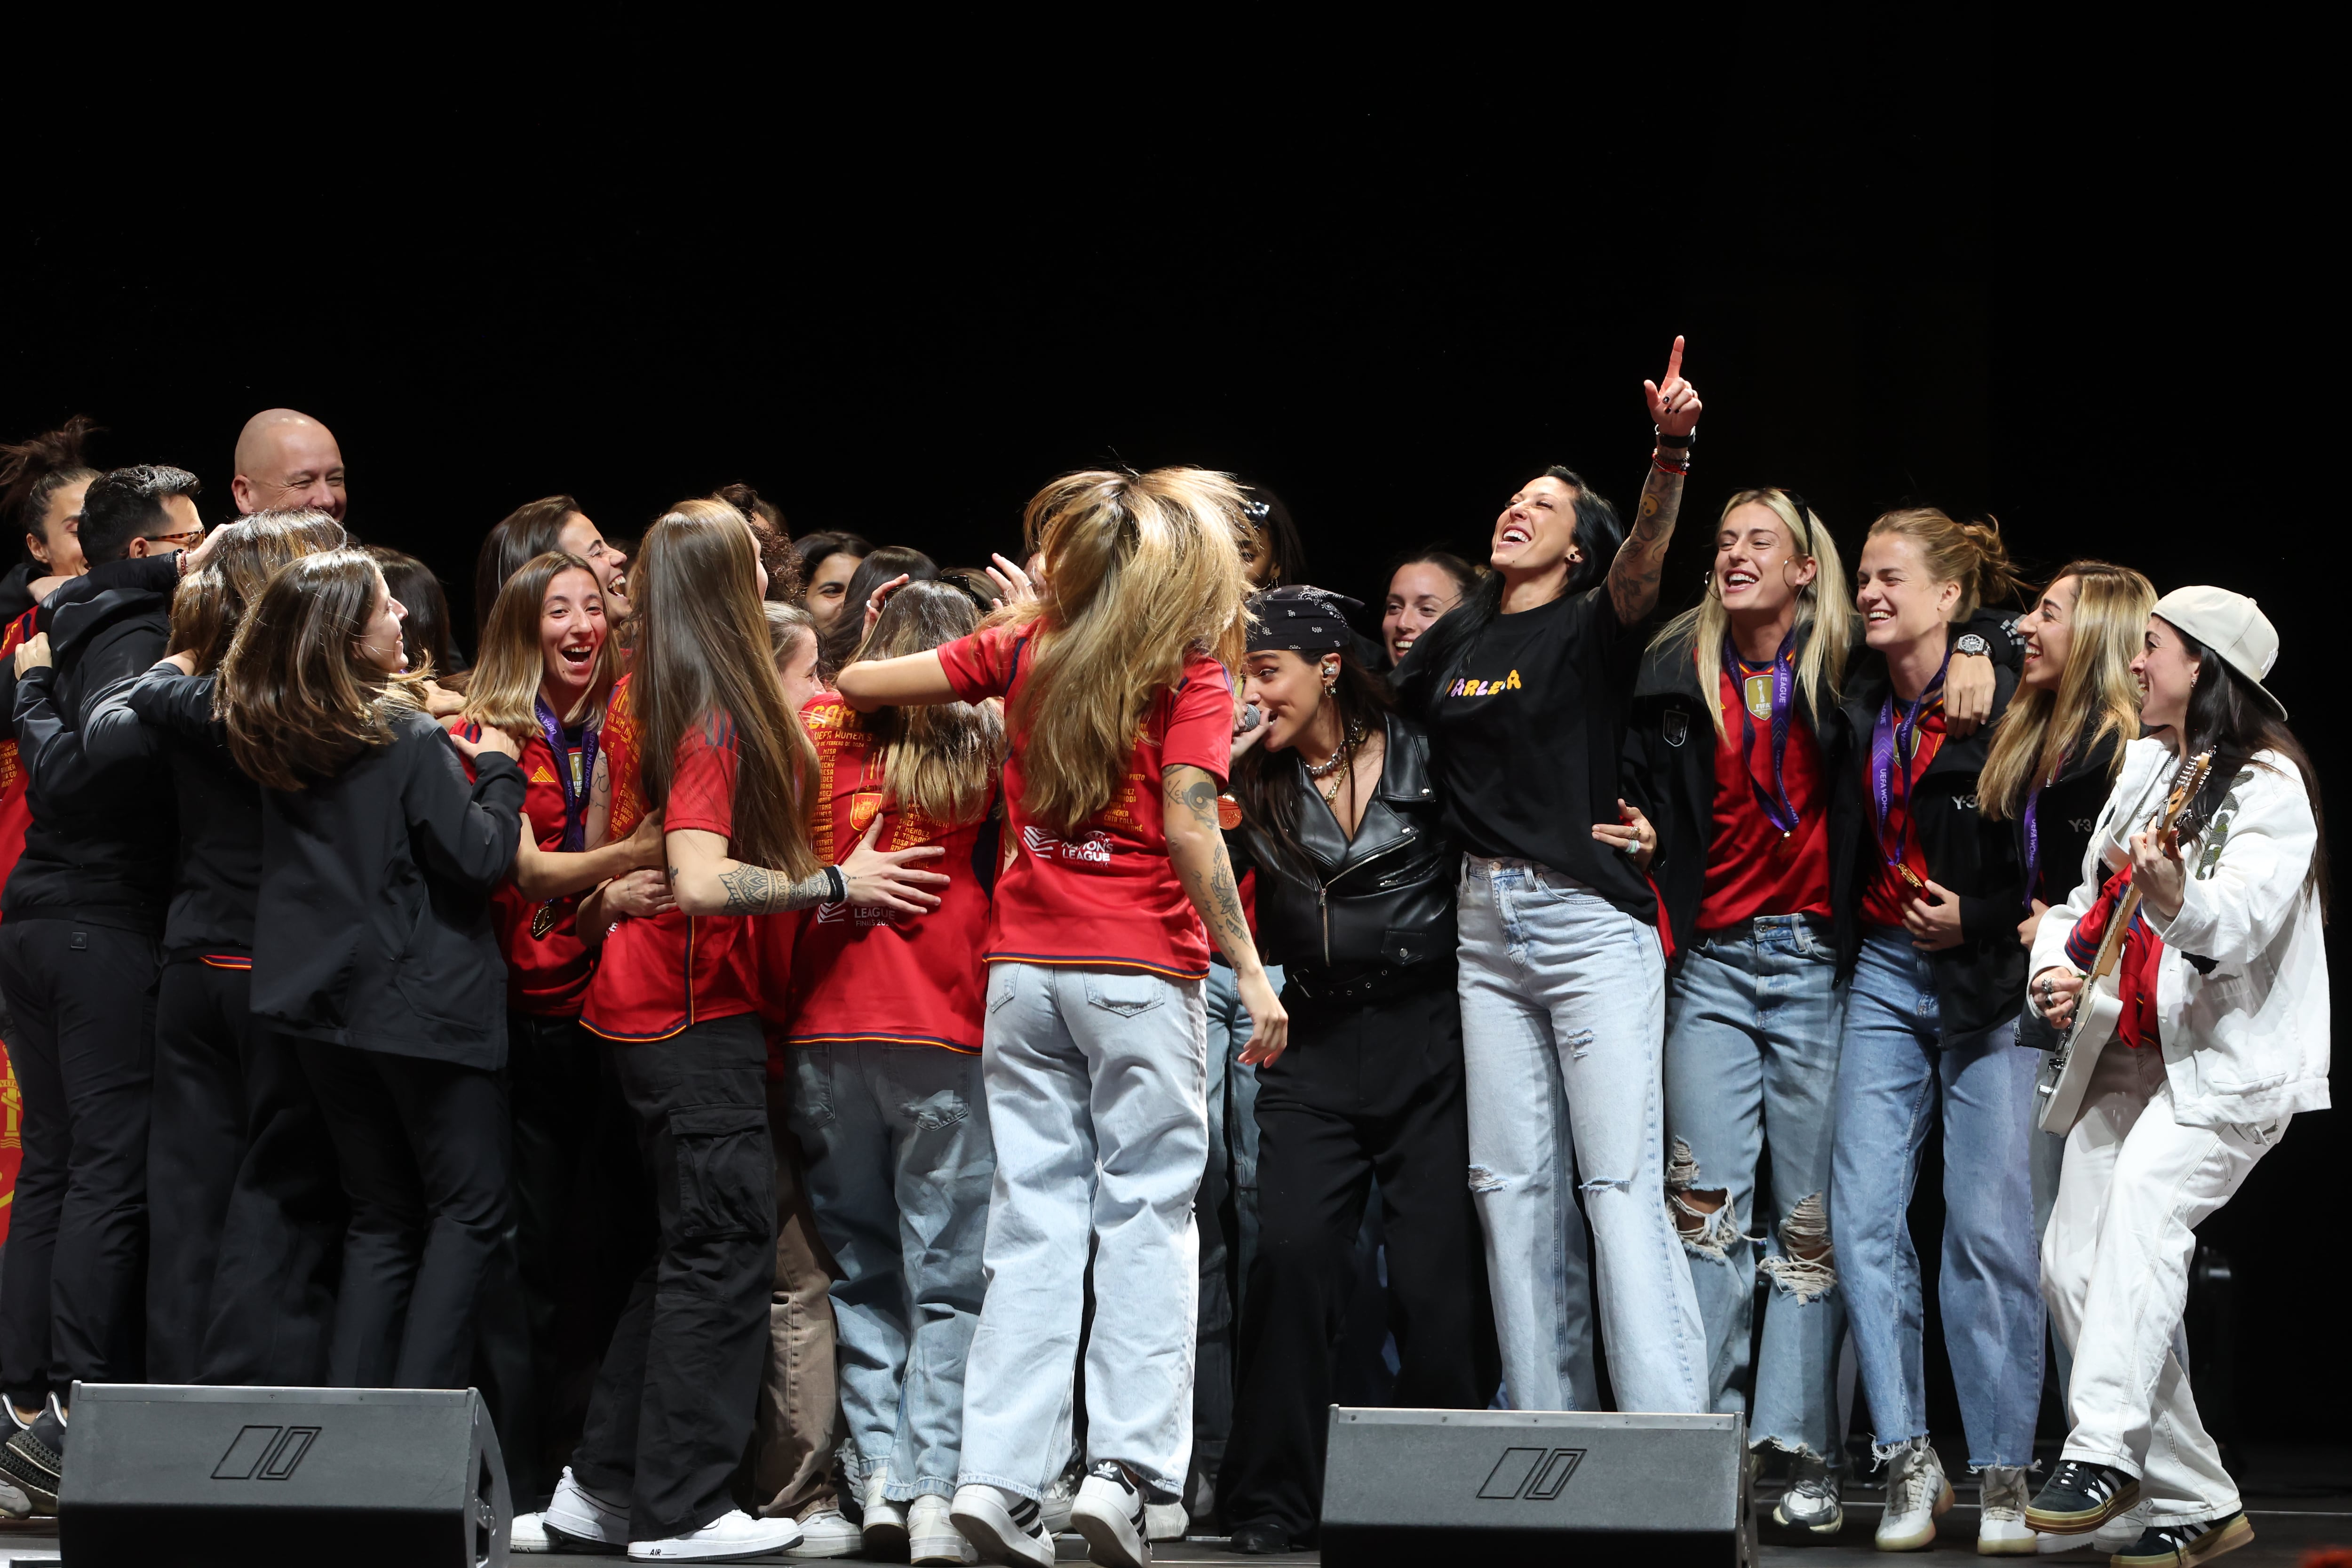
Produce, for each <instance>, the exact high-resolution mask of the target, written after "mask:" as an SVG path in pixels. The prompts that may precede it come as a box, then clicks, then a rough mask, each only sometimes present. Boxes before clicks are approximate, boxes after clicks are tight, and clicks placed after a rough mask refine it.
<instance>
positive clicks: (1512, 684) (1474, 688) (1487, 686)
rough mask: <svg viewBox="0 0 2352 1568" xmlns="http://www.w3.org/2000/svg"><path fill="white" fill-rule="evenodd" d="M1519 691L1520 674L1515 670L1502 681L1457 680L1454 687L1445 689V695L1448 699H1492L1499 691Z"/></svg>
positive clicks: (1466, 678)
mask: <svg viewBox="0 0 2352 1568" xmlns="http://www.w3.org/2000/svg"><path fill="white" fill-rule="evenodd" d="M1517 689H1519V672H1518V671H1517V670H1516V669H1515V670H1513V671H1511V673H1510V674H1508V675H1507V676H1505V677H1504V678H1503V679H1500V680H1473V679H1469V678H1468V677H1466V676H1465V678H1464V679H1460V680H1457V681H1455V682H1454V684H1453V685H1451V686H1449V687H1447V688H1446V689H1445V695H1447V696H1448V697H1492V696H1493V695H1495V693H1496V692H1497V691H1517Z"/></svg>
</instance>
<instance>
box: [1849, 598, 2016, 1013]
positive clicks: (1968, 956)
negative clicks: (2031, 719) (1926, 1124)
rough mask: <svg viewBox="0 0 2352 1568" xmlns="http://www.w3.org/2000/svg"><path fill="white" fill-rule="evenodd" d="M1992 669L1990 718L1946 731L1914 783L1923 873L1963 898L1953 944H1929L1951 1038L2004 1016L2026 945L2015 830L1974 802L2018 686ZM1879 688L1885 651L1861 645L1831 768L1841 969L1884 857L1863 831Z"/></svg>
mask: <svg viewBox="0 0 2352 1568" xmlns="http://www.w3.org/2000/svg"><path fill="white" fill-rule="evenodd" d="M1958 629H1959V628H1958V627H1954V628H1952V630H1953V631H1954V632H1955V633H1957V632H1958ZM1993 680H1994V686H1993V709H1992V718H1991V719H1990V720H1989V721H1987V722H1986V723H1984V724H1983V725H1982V726H1980V727H1979V729H1978V731H1977V732H1976V733H1975V734H1973V735H1970V736H1969V737H1968V738H1967V739H1966V740H1954V739H1952V738H1951V737H1949V736H1947V737H1946V738H1945V740H1944V742H1943V744H1942V745H1940V746H1938V747H1937V749H1936V755H1935V757H1934V758H1933V760H1931V761H1930V762H1929V763H1928V764H1927V772H1925V773H1922V774H1921V775H1920V776H1919V783H1918V784H1917V786H1916V788H1914V789H1913V790H1912V792H1911V818H1912V822H1913V824H1914V825H1915V830H1916V832H1917V834H1918V836H1919V847H1920V850H1921V852H1922V853H1923V854H1924V855H1925V856H1926V857H1927V875H1928V876H1929V877H1930V878H1931V879H1933V880H1934V881H1935V882H1936V883H1937V885H1938V886H1940V887H1942V888H1944V889H1946V890H1947V891H1948V892H1950V893H1951V894H1952V895H1953V896H1954V897H1955V898H1957V899H1958V900H1959V905H1960V931H1961V937H1962V940H1961V942H1960V943H1959V945H1958V946H1957V947H1948V948H1942V949H1939V950H1937V952H1932V953H1930V954H1928V958H1929V960H1930V962H1931V963H1932V964H1933V966H1934V969H1935V973H1936V1003H1937V1021H1938V1025H1939V1026H1940V1028H1941V1030H1942V1033H1943V1037H1944V1038H1946V1039H1948V1040H1958V1039H1960V1038H1963V1037H1967V1036H1969V1035H1975V1034H1980V1033H1982V1032H1983V1031H1984V1030H1986V1029H1990V1028H1991V1027H1992V1026H1994V1025H1996V1024H2001V1023H2006V1022H2008V1021H2009V1020H2010V1019H2011V1018H2014V1017H2016V1016H2017V1009H2018V1007H2019V1006H2020V1005H2021V1004H2022V1003H2023V1002H2024V1000H2025V961H2026V953H2025V949H2024V948H2023V947H2021V946H2020V945H2019V944H2018V941H2017V922H2018V921H2019V919H2020V918H2021V914H2022V912H2023V908H2024V906H2023V903H2022V901H2021V898H2020V894H2021V890H2022V889H2023V886H2024V881H2025V871H2024V868H2023V867H2022V866H2021V864H2020V863H2019V860H2018V850H2017V844H2018V841H2017V836H2016V834H2015V832H2014V830H2013V829H2012V827H2011V825H2010V824H2009V823H2006V822H1989V821H1987V820H1986V819H1985V817H1984V816H1983V815H1982V814H1981V813H1979V811H1978V810H1977V774H1978V773H1979V772H1981V771H1982V770H1983V768H1984V761H1985V757H1986V756H1987V755H1988V754H1989V753H1990V752H1991V750H1992V731H1993V726H1994V724H1995V723H1997V722H1998V721H1999V720H2000V716H2001V714H2003V713H2005V712H2007V711H2008V710H2009V702H2010V699H2011V697H2012V696H2014V695H2015V694H2016V691H2017V672H2016V671H2015V670H2012V669H2010V668H2006V667H1997V668H1995V669H1994V672H1993ZM1888 689H1889V683H1888V679H1887V675H1886V660H1885V658H1882V657H1881V656H1880V655H1878V654H1875V653H1869V652H1865V653H1864V655H1863V656H1862V658H1860V659H1859V660H1858V661H1857V662H1856V664H1855V665H1854V666H1853V668H1849V669H1848V671H1847V673H1846V681H1845V696H1844V700H1843V701H1842V702H1841V703H1840V704H1839V707H1840V708H1841V709H1842V710H1843V713H1844V723H1845V725H1846V729H1847V731H1848V733H1849V734H1850V735H1851V736H1852V738H1853V739H1852V746H1853V752H1852V755H1851V756H1850V758H1849V761H1848V763H1847V764H1846V765H1844V766H1843V767H1841V768H1839V769H1838V771H1837V773H1836V780H1837V784H1836V787H1835V789H1834V790H1833V791H1832V793H1831V796H1830V888H1831V897H1832V903H1833V904H1834V906H1835V908H1836V910H1837V948H1838V977H1839V978H1840V979H1841V980H1843V979H1844V978H1845V977H1846V976H1847V975H1849V974H1851V973H1853V965H1854V960H1855V958H1856V957H1857V956H1858V955H1859V954H1860V952H1861V951H1862V936H1863V931H1862V921H1861V911H1862V899H1863V893H1864V889H1866V888H1867V887H1868V885H1869V881H1870V879H1871V878H1873V877H1875V876H1877V875H1878V874H1879V872H1880V871H1882V870H1883V869H1884V868H1885V860H1884V859H1883V858H1882V856H1881V854H1880V851H1879V849H1878V848H1877V847H1876V845H1875V844H1874V842H1873V839H1872V828H1873V827H1874V825H1875V823H1876V816H1875V815H1874V807H1873V806H1872V805H1871V803H1870V801H1869V799H1868V793H1869V789H1868V785H1867V784H1865V783H1864V779H1863V773H1864V758H1865V757H1866V756H1867V755H1868V752H1867V748H1868V746H1869V744H1870V732H1871V730H1872V728H1873V726H1874V725H1875V724H1876V723H1877V721H1878V710H1879V706H1880V704H1881V703H1883V702H1884V701H1885V700H1886V695H1887V692H1888Z"/></svg>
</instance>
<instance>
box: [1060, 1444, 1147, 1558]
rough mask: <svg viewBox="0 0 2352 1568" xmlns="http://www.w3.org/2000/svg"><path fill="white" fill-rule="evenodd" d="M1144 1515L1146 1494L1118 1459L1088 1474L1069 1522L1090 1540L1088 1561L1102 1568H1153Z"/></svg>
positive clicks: (1071, 1510)
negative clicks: (1099, 1564)
mask: <svg viewBox="0 0 2352 1568" xmlns="http://www.w3.org/2000/svg"><path fill="white" fill-rule="evenodd" d="M1143 1514H1144V1505H1143V1493H1142V1492H1141V1491H1139V1490H1138V1489H1137V1488H1136V1485H1135V1482H1134V1481H1133V1480H1131V1479H1129V1477H1128V1473H1127V1469H1126V1467H1124V1466H1122V1465H1121V1464H1119V1463H1118V1460H1116V1459H1105V1460H1103V1461H1102V1462H1101V1463H1100V1464H1098V1465H1097V1466H1095V1467H1094V1468H1092V1469H1090V1470H1088V1471H1087V1479H1085V1481H1083V1482H1081V1483H1080V1484H1079V1487H1078V1500H1077V1501H1076V1502H1074V1503H1072V1504H1071V1505H1070V1522H1071V1523H1072V1524H1074V1525H1076V1527H1077V1531H1078V1533H1079V1534H1080V1535H1083V1536H1085V1537H1086V1538H1087V1562H1089V1563H1101V1564H1102V1565H1103V1568H1151V1541H1150V1535H1149V1534H1148V1530H1149V1526H1147V1525H1146V1524H1145V1522H1144V1517H1143Z"/></svg>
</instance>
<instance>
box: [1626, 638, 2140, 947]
mask: <svg viewBox="0 0 2352 1568" xmlns="http://www.w3.org/2000/svg"><path fill="white" fill-rule="evenodd" d="M2013 626H2014V619H2013V617H2012V616H2009V615H2008V614H2006V613H2003V612H1997V611H1993V610H1979V611H1978V612H1977V613H1976V614H1975V615H1974V616H1970V617H1969V620H1968V621H1967V623H1966V624H1965V625H1964V626H1962V628H1961V629H1962V630H1964V631H1971V632H1975V633H1977V634H1978V635H1979V636H1980V637H1983V638H1984V639H1985V641H1986V642H1987V643H1988V644H1989V645H1990V647H1991V649H1992V662H1993V663H1994V664H1995V665H1997V666H2001V667H2004V668H2010V669H2016V668H2019V667H2020V663H2021V658H2022V656H2023V649H2024V644H2023V643H2022V642H2021V641H2020V640H2019V638H2018V637H2017V635H2016V633H2015V630H2014V629H2013ZM1811 635H1812V630H1811V627H1810V626H1808V627H1807V628H1806V629H1805V631H1804V633H1803V634H1802V635H1801V637H1799V639H1798V643H1797V654H1798V657H1799V658H1803V656H1804V649H1805V642H1806V639H1807V638H1810V637H1811ZM1866 652H1868V650H1867V649H1866V648H1865V647H1864V646H1863V645H1862V643H1861V641H1860V640H1859V639H1858V638H1857V639H1856V641H1855V643H1854V646H1853V651H1852V652H1851V653H1849V654H1848V655H1847V656H1846V668H1847V669H1849V670H1852V669H1853V668H1854V667H1855V666H1856V665H1857V664H1858V663H1859V662H1860V661H1861V659H1862V658H1863V656H1864V654H1865V653H1866ZM1793 722H1795V723H1799V724H1802V725H1803V726H1804V727H1805V728H1806V729H1807V730H1808V731H1811V734H1812V737H1813V743H1814V745H1815V746H1816V747H1817V748H1819V750H1820V752H1821V755H1822V778H1823V779H1824V780H1831V781H1833V780H1835V779H1836V778H1838V777H1839V776H1840V775H1841V774H1842V773H1843V770H1844V769H1846V768H1847V767H1849V766H1857V767H1858V766H1859V765H1860V764H1859V763H1855V762H1853V751H1852V746H1853V734H1852V732H1851V731H1849V730H1848V728H1847V726H1846V721H1845V715H1844V714H1843V712H1842V711H1841V710H1838V709H1836V708H1834V707H1832V708H1831V709H1830V710H1828V711H1827V712H1826V713H1821V712H1816V711H1815V710H1814V709H1813V705H1812V704H1811V702H1809V701H1807V700H1806V699H1805V689H1804V687H1803V686H1802V685H1799V686H1798V688H1797V689H1796V694H1795V713H1794V715H1793ZM1986 728H1987V729H1990V725H1989V724H1988V725H1987V726H1986ZM1715 752H1716V736H1715V699H1711V698H1710V696H1709V695H1708V694H1706V693H1704V692H1701V691H1700V690H1699V689H1698V665H1697V662H1696V660H1695V659H1693V658H1691V649H1690V645H1689V644H1687V643H1684V642H1675V643H1671V644H1667V645H1663V646H1660V645H1653V646H1652V647H1650V648H1649V649H1648V650H1646V651H1645V652H1644V653H1643V656H1642V670H1641V673H1640V675H1638V676H1637V677H1635V679H1634V683H1633V706H1632V708H1631V709H1630V710H1628V712H1627V716H1626V723H1625V745H1624V759H1625V760H1624V764H1623V769H1622V777H1623V781H1624V789H1625V799H1626V801H1627V803H1628V804H1630V805H1635V806H1638V807H1639V808H1641V810H1642V812H1643V815H1644V816H1648V817H1649V819H1650V826H1653V827H1654V828H1655V829H1657V834H1658V848H1657V852H1656V854H1654V856H1652V857H1651V859H1650V879H1651V880H1652V881H1654V882H1655V883H1656V884H1657V885H1658V896H1659V900H1660V902H1661V905H1662V907H1663V909H1664V913H1665V916H1666V918H1667V919H1668V920H1669V921H1672V922H1673V924H1672V927H1671V929H1672V931H1673V932H1674V938H1675V950H1676V952H1677V954H1679V953H1680V952H1681V951H1682V950H1683V949H1684V948H1685V946H1687V944H1688V943H1689V942H1692V941H1693V940H1694V938H1695V937H1696V934H1697V930H1698V910H1699V905H1700V904H1701V903H1702V902H1704V901H1705V899H1706V857H1707V851H1708V850H1709V849H1711V848H1713V847H1714V845H1715ZM1834 791H1835V784H1833V783H1832V784H1831V793H1832V795H1833V794H1834ZM2100 798H2101V800H2102V801H2104V800H2105V796H2104V795H2102V796H2101V797H2100ZM2095 809H2096V808H2095V807H2094V810H2095ZM2076 852H2077V854H2079V853H2080V847H2079V846H2078V847H2077V849H2076ZM1839 892H1840V887H1839V885H1837V884H1834V883H1833V884H1832V887H1831V889H1830V893H1831V900H1832V908H1834V907H1835V904H1836V900H1837V897H1838V894H1839ZM1784 912H1785V911H1784Z"/></svg>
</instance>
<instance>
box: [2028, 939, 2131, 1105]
mask: <svg viewBox="0 0 2352 1568" xmlns="http://www.w3.org/2000/svg"><path fill="white" fill-rule="evenodd" d="M2123 1016H2124V999H2123V996H2122V994H2120V992H2119V991H2118V989H2117V987H2116V978H2115V976H2114V975H2112V974H2109V975H2106V976H2105V977H2103V978H2101V979H2098V980H2095V981H2093V982H2091V983H2089V984H2085V985H2084V987H2083V991H2082V1000H2081V1001H2080V1002H2079V1003H2077V1004H2076V1005H2075V1008H2074V1023H2073V1024H2072V1025H2071V1026H2068V1028H2067V1030H2066V1037H2065V1038H2064V1039H2063V1040H2061V1041H2059V1042H2058V1048H2057V1049H2056V1050H2054V1051H2052V1052H2051V1053H2050V1055H2049V1058H2048V1059H2046V1060H2045V1061H2044V1062H2043V1063H2042V1083H2041V1089H2042V1131H2044V1132H2055V1133H2056V1134H2058V1136H2060V1137H2061V1138H2063V1137H2064V1136H2066V1134H2067V1133H2069V1132H2072V1131H2074V1123H2075V1121H2077V1120H2078V1119H2080V1117H2081V1116H2082V1114H2083V1096H2084V1093H2085V1092H2087V1091H2088V1090H2089V1089H2090V1087H2091V1074H2092V1072H2093V1071H2094V1070H2095V1068H2097V1067H2098V1065H2099V1057H2100V1055H2101V1053H2103V1052H2104V1051H2105V1050H2106V1048H2107V1042H2108V1041H2109V1040H2112V1039H2114V1038H2115V1037H2116V1024H2117V1023H2118V1022H2119V1021H2121V1019H2122V1018H2123Z"/></svg>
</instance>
